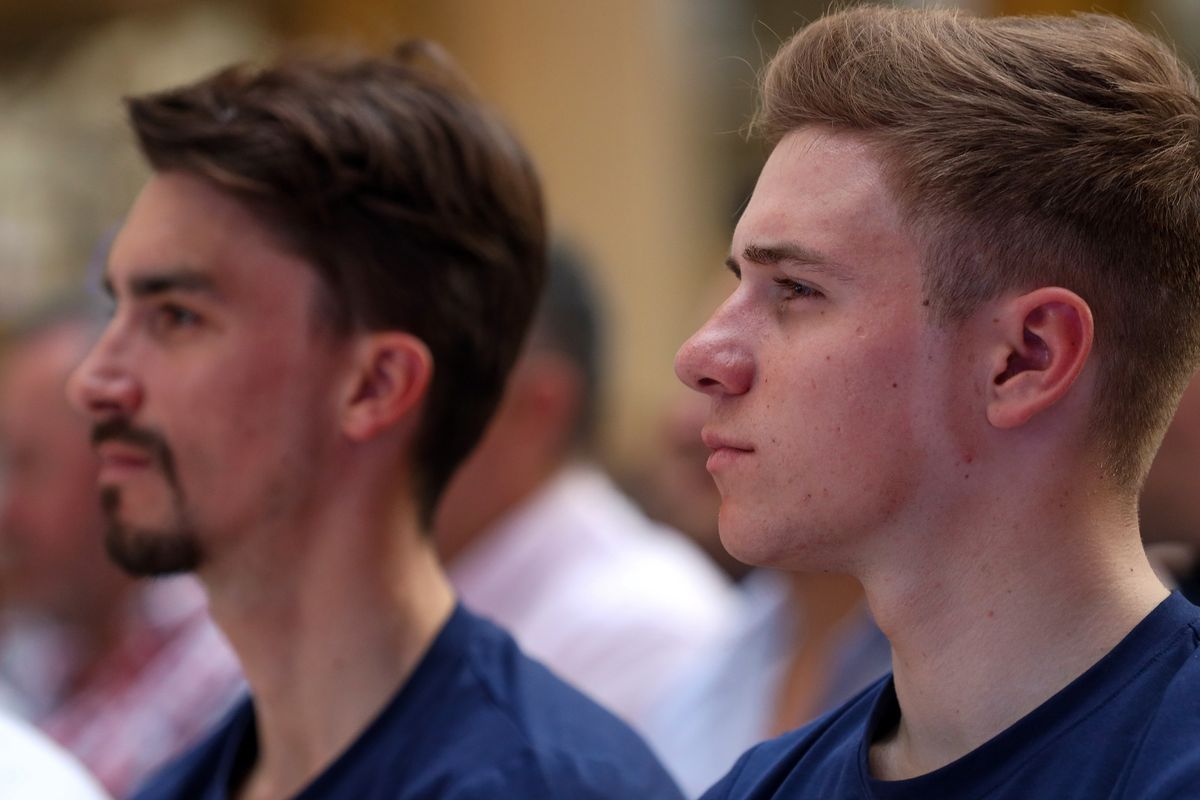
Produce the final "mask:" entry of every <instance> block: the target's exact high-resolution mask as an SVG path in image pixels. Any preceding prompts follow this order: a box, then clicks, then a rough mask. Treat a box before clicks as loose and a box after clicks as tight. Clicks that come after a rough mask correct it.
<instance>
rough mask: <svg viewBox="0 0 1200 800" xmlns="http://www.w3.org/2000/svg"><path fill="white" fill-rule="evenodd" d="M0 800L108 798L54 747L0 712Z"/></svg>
mask: <svg viewBox="0 0 1200 800" xmlns="http://www.w3.org/2000/svg"><path fill="white" fill-rule="evenodd" d="M0 797H3V798H4V800H101V799H102V798H107V797H108V795H107V794H105V793H104V790H103V789H101V788H100V784H98V783H97V782H96V781H95V780H94V779H93V778H92V777H91V776H90V775H88V774H87V772H85V771H84V769H83V767H81V766H80V765H79V764H78V763H77V762H76V761H75V760H74V759H73V758H71V757H70V756H69V755H67V754H66V753H65V752H64V751H62V750H61V749H59V747H58V746H57V745H55V744H54V743H53V742H51V741H50V740H49V739H47V738H46V737H44V736H43V735H42V734H40V733H38V732H37V731H36V730H34V729H33V728H32V727H29V726H28V725H27V724H26V723H24V722H20V721H18V720H17V719H15V718H13V717H10V716H8V715H7V714H3V713H0Z"/></svg>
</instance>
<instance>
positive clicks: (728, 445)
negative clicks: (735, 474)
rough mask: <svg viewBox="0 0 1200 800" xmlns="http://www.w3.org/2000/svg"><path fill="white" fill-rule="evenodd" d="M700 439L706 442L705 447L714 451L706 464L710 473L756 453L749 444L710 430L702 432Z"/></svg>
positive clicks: (706, 429)
mask: <svg viewBox="0 0 1200 800" xmlns="http://www.w3.org/2000/svg"><path fill="white" fill-rule="evenodd" d="M700 439H701V441H703V442H704V446H705V447H707V448H708V449H709V450H711V451H712V454H711V455H709V457H708V461H707V462H706V464H705V466H706V467H708V471H709V472H714V471H716V470H719V469H722V468H724V467H727V466H730V465H732V464H735V463H737V462H738V461H740V460H742V459H744V458H745V457H746V456H749V455H750V454H751V453H753V452H754V448H753V447H752V446H751V445H750V444H749V443H748V442H743V441H740V440H738V439H734V438H731V437H728V436H726V435H724V434H721V433H717V432H715V431H712V430H710V429H708V428H705V429H704V430H703V431H701V432H700Z"/></svg>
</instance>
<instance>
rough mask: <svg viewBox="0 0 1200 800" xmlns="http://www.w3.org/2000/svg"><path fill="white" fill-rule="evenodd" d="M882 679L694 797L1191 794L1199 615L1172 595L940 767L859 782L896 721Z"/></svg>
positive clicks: (1146, 799)
mask: <svg viewBox="0 0 1200 800" xmlns="http://www.w3.org/2000/svg"><path fill="white" fill-rule="evenodd" d="M899 714H900V709H899V706H898V705H897V702H896V693H895V688H894V686H893V684H892V679H891V676H888V677H885V678H884V679H882V680H881V681H879V682H878V683H876V684H875V685H873V686H871V687H870V688H868V689H867V690H865V691H864V692H863V693H862V694H860V695H859V696H858V697H856V698H854V699H853V700H851V701H850V702H848V703H847V704H846V705H844V706H842V707H841V708H839V709H837V710H836V711H833V712H831V713H830V714H827V715H825V716H824V717H822V718H820V719H818V720H816V721H815V722H813V723H811V724H809V725H807V726H805V727H803V728H800V729H799V730H796V731H793V732H792V733H788V734H785V735H784V736H781V737H779V738H778V739H774V740H772V741H769V742H765V743H763V744H760V745H758V746H757V747H755V748H753V749H751V750H750V751H749V752H747V753H746V754H745V755H743V756H742V757H741V759H740V760H739V761H738V762H737V763H736V764H735V765H734V767H733V769H732V771H730V773H729V774H728V775H726V776H725V778H724V779H723V780H721V781H720V782H719V783H717V785H716V786H714V787H713V788H711V789H709V790H708V792H707V793H706V794H705V795H704V800H734V799H735V798H736V799H737V800H751V799H753V800H763V798H788V800H810V799H811V800H817V799H818V798H819V800H842V798H856V800H861V799H863V798H872V800H950V799H952V800H975V799H976V798H988V800H1043V799H1044V800H1075V799H1078V800H1103V798H1110V799H1111V800H1115V799H1116V798H1123V799H1125V800H1166V799H1167V798H1179V799H1180V800H1182V798H1189V799H1192V798H1200V609H1198V608H1196V607H1195V606H1193V605H1192V604H1191V603H1189V602H1188V601H1187V600H1185V599H1184V598H1183V597H1181V596H1180V595H1178V594H1173V595H1171V596H1170V597H1168V598H1167V599H1166V600H1164V601H1163V602H1162V603H1161V604H1160V605H1159V606H1158V607H1157V608H1156V609H1154V611H1152V612H1151V613H1150V614H1149V615H1148V616H1147V617H1146V618H1145V619H1144V620H1142V621H1141V622H1140V623H1139V624H1138V625H1137V627H1135V628H1134V629H1133V630H1132V631H1130V633H1129V635H1128V636H1126V637H1125V638H1124V639H1123V640H1122V641H1121V643H1120V644H1118V645H1117V646H1116V647H1115V648H1113V650H1112V651H1111V652H1109V653H1108V655H1106V656H1105V657H1104V658H1102V659H1101V660H1100V661H1099V662H1097V663H1096V664H1095V665H1094V666H1093V667H1092V668H1091V669H1089V670H1088V671H1087V672H1085V673H1084V674H1083V675H1081V676H1080V677H1079V678H1077V679H1076V680H1075V681H1073V682H1072V683H1071V684H1069V685H1068V686H1067V687H1066V688H1064V689H1063V690H1062V691H1060V692H1058V694H1056V695H1054V696H1053V697H1051V698H1050V699H1049V700H1047V701H1046V702H1045V703H1043V704H1042V705H1041V706H1039V707H1037V708H1036V709H1034V710H1033V711H1031V712H1030V713H1029V714H1027V715H1026V716H1025V717H1023V718H1022V719H1020V720H1018V721H1017V722H1016V723H1015V724H1013V725H1012V726H1011V727H1009V728H1008V729H1007V730H1005V731H1003V732H1001V733H1000V734H998V735H997V736H995V737H993V738H992V739H990V740H989V741H987V742H985V743H984V744H983V745H982V746H980V747H978V748H976V749H975V750H973V751H971V752H970V753H968V754H967V755H965V756H963V757H962V758H960V759H958V760H957V761H954V762H953V763H951V764H947V765H946V766H944V767H942V768H941V769H938V770H935V771H933V772H930V773H928V774H926V775H921V776H919V777H916V778H912V779H909V780H902V781H879V780H875V779H874V778H872V777H871V776H870V772H869V769H868V766H867V755H868V749H869V747H870V743H871V742H872V741H873V740H874V739H876V738H878V737H879V735H880V734H881V733H885V732H887V731H890V730H891V729H893V728H894V727H895V725H896V723H897V721H898V720H899Z"/></svg>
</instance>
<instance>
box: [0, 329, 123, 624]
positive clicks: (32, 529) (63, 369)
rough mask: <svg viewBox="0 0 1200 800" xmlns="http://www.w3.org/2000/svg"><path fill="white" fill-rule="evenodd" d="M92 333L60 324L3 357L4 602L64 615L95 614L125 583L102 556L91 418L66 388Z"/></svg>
mask: <svg viewBox="0 0 1200 800" xmlns="http://www.w3.org/2000/svg"><path fill="white" fill-rule="evenodd" d="M90 340H91V333H90V331H89V330H88V329H87V327H86V326H85V325H83V324H82V323H62V324H60V325H58V326H56V327H53V328H48V329H46V330H45V331H42V332H39V333H37V334H34V335H33V336H32V338H29V339H27V340H24V341H20V342H18V343H16V344H14V345H13V346H12V347H11V349H10V350H9V352H8V353H7V356H6V357H5V358H4V359H3V362H2V363H0V454H2V463H3V475H2V486H0V584H3V586H4V596H5V600H6V602H8V603H12V604H15V605H20V606H27V607H31V608H34V609H37V610H41V611H46V612H49V613H51V614H54V615H58V616H76V615H78V614H84V613H87V612H88V611H89V610H90V609H89V606H91V605H94V604H96V603H98V602H100V601H101V600H102V598H103V596H104V595H105V594H106V593H108V592H111V591H114V589H115V587H116V586H119V585H121V584H122V583H123V581H124V579H123V578H122V576H121V575H120V574H119V572H118V571H117V570H116V568H115V567H113V566H112V565H111V564H110V563H109V562H108V560H107V559H106V558H105V557H104V552H103V547H102V536H103V530H104V525H103V520H102V518H101V514H100V507H99V504H98V502H97V492H96V458H95V455H94V454H93V453H92V449H91V447H90V445H89V441H88V433H89V425H88V422H87V421H86V420H85V419H84V418H82V417H81V416H79V415H78V414H77V413H75V412H74V411H73V410H72V409H71V408H70V406H69V405H68V403H67V399H66V395H65V391H64V387H65V384H66V379H67V375H68V374H69V373H70V370H71V368H72V367H73V366H74V364H75V363H76V362H78V361H79V359H81V358H82V357H83V354H84V352H85V351H86V348H87V346H88V343H89V342H90Z"/></svg>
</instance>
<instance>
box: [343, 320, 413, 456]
mask: <svg viewBox="0 0 1200 800" xmlns="http://www.w3.org/2000/svg"><path fill="white" fill-rule="evenodd" d="M354 365H355V366H354V374H353V375H352V376H351V385H350V391H349V392H348V393H347V398H346V401H345V405H344V408H343V414H342V428H343V430H344V432H345V433H346V435H347V436H348V437H349V438H350V439H352V440H353V441H360V442H361V441H367V440H368V439H371V438H373V437H374V436H376V435H378V434H379V433H381V432H382V431H385V430H387V429H389V428H391V427H393V426H395V425H397V424H398V423H401V422H403V421H404V420H405V419H406V418H407V419H412V418H414V417H415V413H414V412H415V411H416V409H417V408H418V407H419V406H420V404H421V401H422V399H423V398H424V397H425V392H426V390H427V388H428V386H429V381H430V379H431V377H432V375H433V357H432V355H431V354H430V352H429V348H428V347H426V345H425V343H424V342H422V341H421V340H420V339H418V338H416V337H415V336H412V335H411V334H407V333H400V332H395V331H388V332H384V333H373V334H370V335H367V336H365V337H363V341H362V342H361V343H360V346H359V348H358V352H357V353H356V357H355V359H354Z"/></svg>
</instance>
